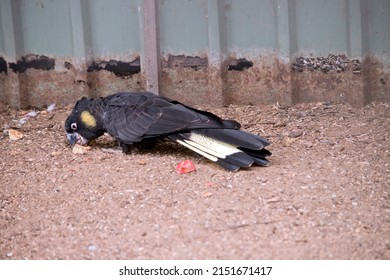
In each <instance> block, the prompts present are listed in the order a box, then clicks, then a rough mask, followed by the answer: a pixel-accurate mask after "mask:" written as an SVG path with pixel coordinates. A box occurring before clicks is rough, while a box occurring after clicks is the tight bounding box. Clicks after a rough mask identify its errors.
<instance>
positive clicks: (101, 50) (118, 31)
mask: <svg viewBox="0 0 390 280" xmlns="http://www.w3.org/2000/svg"><path fill="white" fill-rule="evenodd" d="M140 7H141V0H131V1H123V0H110V1H106V0H89V1H88V5H87V7H86V9H85V10H84V11H83V17H84V18H85V20H86V21H88V20H89V22H88V23H87V24H88V25H89V27H90V30H86V32H90V34H89V35H88V36H90V38H89V39H90V41H89V42H88V44H87V47H88V48H91V49H92V51H93V53H94V55H97V56H99V55H106V54H121V55H123V54H126V53H128V52H136V53H139V52H140V51H141V47H140V45H141V44H140V41H141V34H142V33H141V32H142V31H141V30H140V17H141V14H140V13H141V8H140Z"/></svg>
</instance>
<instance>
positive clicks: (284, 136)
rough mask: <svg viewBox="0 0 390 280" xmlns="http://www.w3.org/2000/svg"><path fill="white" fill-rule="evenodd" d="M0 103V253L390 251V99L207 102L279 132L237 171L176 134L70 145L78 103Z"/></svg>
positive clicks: (257, 255) (382, 255)
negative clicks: (180, 169)
mask: <svg viewBox="0 0 390 280" xmlns="http://www.w3.org/2000/svg"><path fill="white" fill-rule="evenodd" d="M0 109H1V113H0V132H1V133H0V156H1V165H0V175H1V177H0V186H1V187H0V228H1V231H0V242H1V244H0V259H390V105H389V104H383V103H373V104H370V105H368V106H366V107H365V108H361V109H356V108H351V107H349V106H347V105H340V104H330V103H318V104H301V105H297V106H293V107H290V108H283V107H280V106H277V105H274V106H246V107H237V106H230V107H227V108H222V109H210V108H209V109H210V110H212V111H213V112H214V113H217V114H219V115H220V116H223V117H226V118H234V119H236V120H238V121H240V122H241V123H242V125H243V128H244V129H246V130H248V131H251V132H253V133H258V134H260V135H262V136H265V137H266V138H268V139H269V140H270V141H271V142H272V146H271V147H270V150H271V151H272V152H273V155H272V157H271V159H272V163H271V165H270V166H269V167H252V168H250V169H248V170H242V171H239V172H236V173H231V172H226V171H224V170H222V169H221V168H220V167H218V166H217V165H215V164H214V163H211V162H209V161H207V160H205V159H201V158H199V157H197V156H195V155H194V154H193V153H192V152H190V151H187V150H186V149H184V148H181V147H178V146H176V145H173V144H170V143H167V144H161V145H159V146H158V147H156V148H154V149H153V150H151V151H149V152H141V153H138V154H132V155H123V154H121V153H120V152H119V150H118V149H117V146H116V143H115V141H113V140H112V139H111V138H110V137H108V136H104V137H103V138H101V139H100V140H98V141H97V142H96V143H95V144H94V145H93V146H92V149H91V150H90V151H88V152H87V153H85V154H81V155H80V154H74V153H73V152H72V149H71V147H70V146H69V145H67V143H66V137H65V133H64V130H63V123H64V120H65V118H66V116H67V114H68V113H69V112H70V110H71V106H69V107H66V108H58V107H57V108H55V109H54V110H53V111H51V112H46V111H44V110H43V108H41V109H40V110H38V112H39V114H38V115H37V116H35V117H31V118H29V119H27V121H26V122H25V123H24V124H20V123H19V122H18V121H19V120H20V119H21V118H23V116H24V115H25V114H26V113H28V112H29V111H31V110H28V111H17V110H11V109H9V108H8V107H7V106H5V105H2V106H1V108H0ZM10 129H15V130H17V131H18V132H21V133H22V134H23V138H22V139H19V140H10V139H9V130H10ZM186 159H191V160H192V161H194V162H195V164H196V167H197V172H195V173H188V174H181V175H179V174H176V171H175V167H176V165H177V164H178V163H179V162H181V161H183V160H186Z"/></svg>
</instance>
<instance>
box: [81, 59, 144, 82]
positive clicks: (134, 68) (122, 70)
mask: <svg viewBox="0 0 390 280" xmlns="http://www.w3.org/2000/svg"><path fill="white" fill-rule="evenodd" d="M101 70H106V71H109V72H112V73H114V74H115V75H116V76H118V77H128V76H131V75H134V74H138V73H140V72H141V62H140V58H139V57H138V58H136V59H134V60H133V61H131V62H125V61H118V60H115V59H111V60H109V61H105V60H103V61H93V62H92V63H91V64H90V65H89V67H88V69H87V71H88V72H94V71H101Z"/></svg>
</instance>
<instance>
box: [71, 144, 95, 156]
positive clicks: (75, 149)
mask: <svg viewBox="0 0 390 280" xmlns="http://www.w3.org/2000/svg"><path fill="white" fill-rule="evenodd" d="M90 150H91V147H90V146H81V145H78V144H76V145H74V146H73V149H72V152H73V153H74V154H76V155H83V154H85V153H87V152H89V151H90Z"/></svg>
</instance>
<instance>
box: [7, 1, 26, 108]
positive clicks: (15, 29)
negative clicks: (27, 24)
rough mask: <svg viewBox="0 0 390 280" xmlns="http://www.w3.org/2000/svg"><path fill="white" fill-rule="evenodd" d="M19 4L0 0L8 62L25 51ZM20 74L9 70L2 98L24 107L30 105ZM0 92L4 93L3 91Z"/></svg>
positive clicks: (14, 106) (13, 105)
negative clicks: (21, 85) (22, 88)
mask: <svg viewBox="0 0 390 280" xmlns="http://www.w3.org/2000/svg"><path fill="white" fill-rule="evenodd" d="M18 5H19V3H12V1H11V0H8V1H0V20H1V21H0V25H2V27H3V35H4V38H3V42H4V55H5V57H4V59H5V60H6V61H7V62H10V60H14V61H15V62H16V60H17V57H18V55H20V52H22V51H23V33H22V27H21V23H20V20H21V19H20V11H19V6H18ZM8 70H10V69H8ZM19 75H20V74H18V73H13V72H12V73H11V72H10V71H9V73H8V75H6V77H5V81H4V87H3V90H4V93H3V94H4V97H3V98H1V99H3V100H7V102H8V104H9V105H10V106H11V107H12V108H22V107H26V106H27V105H28V104H26V102H25V100H24V99H23V94H22V92H21V87H20V84H21V82H20V80H19ZM0 94H2V93H1V91H0Z"/></svg>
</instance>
